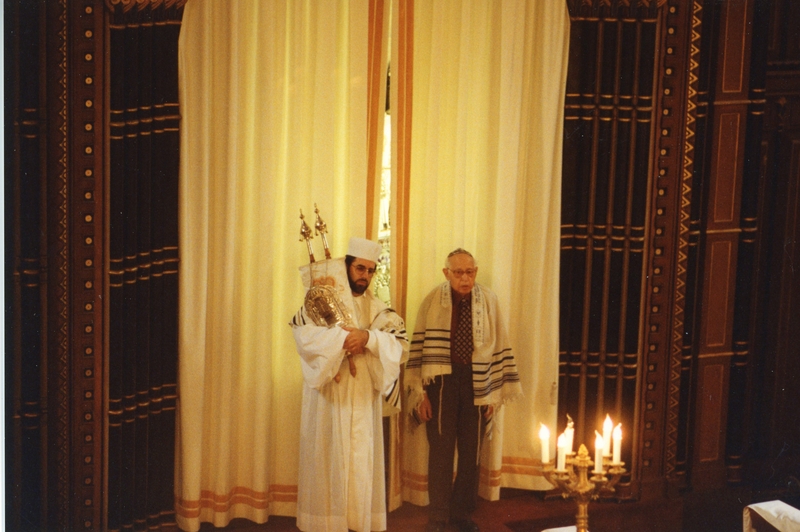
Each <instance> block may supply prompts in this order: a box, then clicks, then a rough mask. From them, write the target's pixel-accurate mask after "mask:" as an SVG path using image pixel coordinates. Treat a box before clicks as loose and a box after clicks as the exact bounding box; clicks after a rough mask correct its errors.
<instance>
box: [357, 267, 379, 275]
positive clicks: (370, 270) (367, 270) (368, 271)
mask: <svg viewBox="0 0 800 532" xmlns="http://www.w3.org/2000/svg"><path fill="white" fill-rule="evenodd" d="M353 268H355V269H356V271H357V272H358V273H360V274H361V275H364V274H365V273H366V274H367V275H375V268H367V267H366V266H364V265H363V264H356V265H355V266H353Z"/></svg>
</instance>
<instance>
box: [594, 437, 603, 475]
mask: <svg viewBox="0 0 800 532" xmlns="http://www.w3.org/2000/svg"><path fill="white" fill-rule="evenodd" d="M594 433H595V438H594V472H595V473H602V472H603V449H604V447H605V443H604V442H603V436H602V435H601V434H600V433H599V432H597V431H594Z"/></svg>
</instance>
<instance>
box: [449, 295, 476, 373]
mask: <svg viewBox="0 0 800 532" xmlns="http://www.w3.org/2000/svg"><path fill="white" fill-rule="evenodd" d="M451 342H452V344H453V345H452V346H451V349H452V350H453V354H454V355H455V356H456V359H457V360H460V361H461V362H462V363H464V364H470V363H472V304H471V301H470V298H469V296H467V297H465V298H463V299H462V300H461V301H460V302H459V303H458V325H457V326H456V331H455V334H454V335H453V337H452V340H451Z"/></svg>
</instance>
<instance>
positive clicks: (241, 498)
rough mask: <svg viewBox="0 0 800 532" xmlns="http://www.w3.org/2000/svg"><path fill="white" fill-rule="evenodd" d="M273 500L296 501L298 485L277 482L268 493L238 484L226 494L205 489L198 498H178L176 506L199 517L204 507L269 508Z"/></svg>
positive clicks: (220, 509)
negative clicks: (243, 506)
mask: <svg viewBox="0 0 800 532" xmlns="http://www.w3.org/2000/svg"><path fill="white" fill-rule="evenodd" d="M273 501H281V502H296V501H297V486H284V485H280V484H275V485H272V486H270V490H269V492H268V493H267V492H263V491H256V490H253V489H250V488H247V487H244V486H237V487H235V488H233V489H231V491H230V492H229V493H228V494H225V495H223V494H218V493H213V492H211V491H209V490H203V491H201V492H200V499H198V500H193V501H189V500H185V499H180V498H176V499H175V508H176V510H177V512H178V514H179V515H181V516H183V517H186V518H197V517H199V516H200V512H201V510H203V509H204V508H209V509H212V510H213V511H215V512H226V511H228V510H229V509H230V508H231V507H232V506H234V505H235V504H247V505H248V506H251V507H253V508H260V509H267V508H269V505H270V503H271V502H273Z"/></svg>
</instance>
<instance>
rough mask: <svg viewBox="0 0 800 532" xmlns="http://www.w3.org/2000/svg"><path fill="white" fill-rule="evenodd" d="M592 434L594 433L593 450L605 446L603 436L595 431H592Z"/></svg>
mask: <svg viewBox="0 0 800 532" xmlns="http://www.w3.org/2000/svg"><path fill="white" fill-rule="evenodd" d="M594 433H595V437H594V447H595V449H601V448H603V447H604V446H605V442H604V441H603V435H602V434H600V433H599V432H597V431H594Z"/></svg>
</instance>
